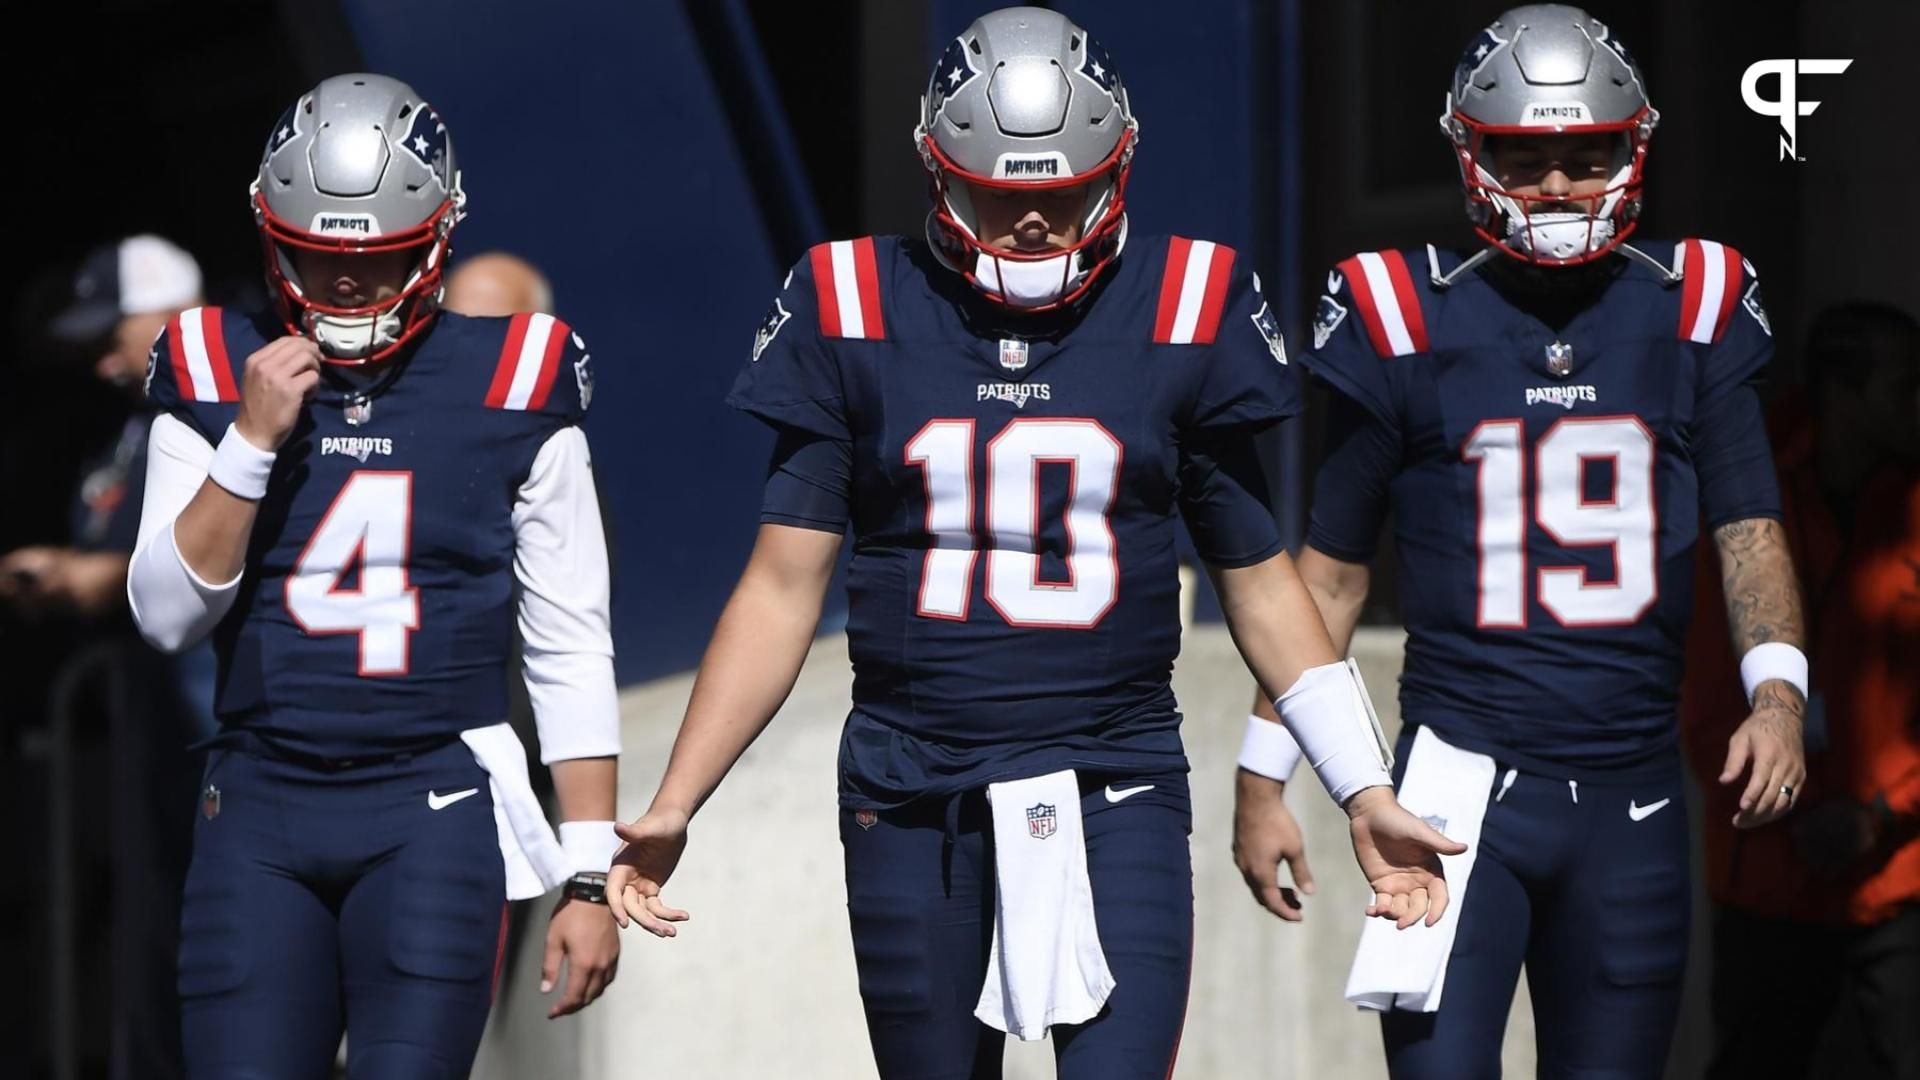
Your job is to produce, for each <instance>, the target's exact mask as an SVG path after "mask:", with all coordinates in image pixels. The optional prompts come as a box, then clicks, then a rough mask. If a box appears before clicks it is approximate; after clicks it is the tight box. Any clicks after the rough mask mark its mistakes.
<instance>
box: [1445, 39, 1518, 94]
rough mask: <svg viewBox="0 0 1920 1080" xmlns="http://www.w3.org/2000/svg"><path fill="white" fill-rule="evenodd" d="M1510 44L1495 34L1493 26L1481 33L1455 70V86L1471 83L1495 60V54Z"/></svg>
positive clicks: (1463, 54) (1468, 47) (1462, 56)
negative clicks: (1489, 61) (1488, 62)
mask: <svg viewBox="0 0 1920 1080" xmlns="http://www.w3.org/2000/svg"><path fill="white" fill-rule="evenodd" d="M1508 44H1509V42H1508V41H1507V39H1505V38H1503V37H1501V36H1500V35H1499V34H1496V33H1494V32H1493V27H1491V26H1489V27H1487V28H1486V29H1485V30H1482V31H1480V36H1479V37H1477V38H1474V39H1473V42H1472V43H1471V44H1469V45H1468V46H1467V51H1466V52H1463V53H1461V54H1460V63H1459V64H1458V65H1457V66H1456V67H1455V68H1454V69H1453V85H1455V86H1460V85H1462V84H1463V83H1466V82H1470V81H1471V80H1472V79H1473V77H1474V76H1475V75H1478V74H1480V69H1481V68H1483V67H1486V66H1487V61H1488V60H1491V59H1493V57H1494V54H1496V53H1498V52H1499V51H1500V50H1501V49H1504V48H1506V47H1507V45H1508Z"/></svg>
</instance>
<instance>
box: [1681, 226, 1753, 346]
mask: <svg viewBox="0 0 1920 1080" xmlns="http://www.w3.org/2000/svg"><path fill="white" fill-rule="evenodd" d="M1674 262H1675V265H1674V270H1675V271H1677V272H1678V273H1679V274H1680V338H1681V340H1683V341H1692V342H1695V343H1698V344H1701V345H1711V344H1713V343H1714V342H1716V341H1719V340H1720V335H1721V334H1724V333H1726V332H1727V322H1728V321H1729V320H1730V319H1732V318H1733V305H1734V302H1735V301H1737V300H1738V299H1740V267H1741V259H1740V253H1739V252H1738V251H1735V250H1734V249H1733V247H1732V245H1730V244H1722V243H1720V242H1719V241H1717V240H1682V241H1680V248H1679V250H1678V251H1676V252H1675V253H1674Z"/></svg>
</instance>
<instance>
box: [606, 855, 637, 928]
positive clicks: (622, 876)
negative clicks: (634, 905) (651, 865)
mask: <svg viewBox="0 0 1920 1080" xmlns="http://www.w3.org/2000/svg"><path fill="white" fill-rule="evenodd" d="M632 882H633V867H631V866H622V865H620V864H619V863H614V864H613V865H612V866H611V867H609V868H608V869H607V910H608V911H609V912H612V913H613V921H614V922H616V923H619V924H620V929H622V930H625V929H626V928H627V904H626V892H627V886H628V885H630V884H632Z"/></svg>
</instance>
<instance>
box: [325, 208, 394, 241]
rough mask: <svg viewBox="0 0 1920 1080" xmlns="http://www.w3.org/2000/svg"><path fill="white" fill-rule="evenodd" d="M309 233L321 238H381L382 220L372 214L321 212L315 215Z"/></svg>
mask: <svg viewBox="0 0 1920 1080" xmlns="http://www.w3.org/2000/svg"><path fill="white" fill-rule="evenodd" d="M307 231H308V232H311V233H318V234H319V235H321V236H379V235H380V220H379V219H378V218H376V217H374V216H373V215H372V214H335V213H329V212H327V211H324V210H323V211H321V212H320V213H318V214H315V215H313V224H312V225H310V226H308V227H307Z"/></svg>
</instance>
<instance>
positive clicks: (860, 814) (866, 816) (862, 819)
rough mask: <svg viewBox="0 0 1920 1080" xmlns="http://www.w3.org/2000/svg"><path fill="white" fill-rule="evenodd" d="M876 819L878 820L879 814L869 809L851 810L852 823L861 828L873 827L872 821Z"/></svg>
mask: <svg viewBox="0 0 1920 1080" xmlns="http://www.w3.org/2000/svg"><path fill="white" fill-rule="evenodd" d="M878 820H880V815H878V814H876V813H874V812H873V811H871V810H855V811H854V812H853V823H854V824H855V825H858V826H860V827H861V828H862V829H871V828H873V823H874V822H876V821H878Z"/></svg>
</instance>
